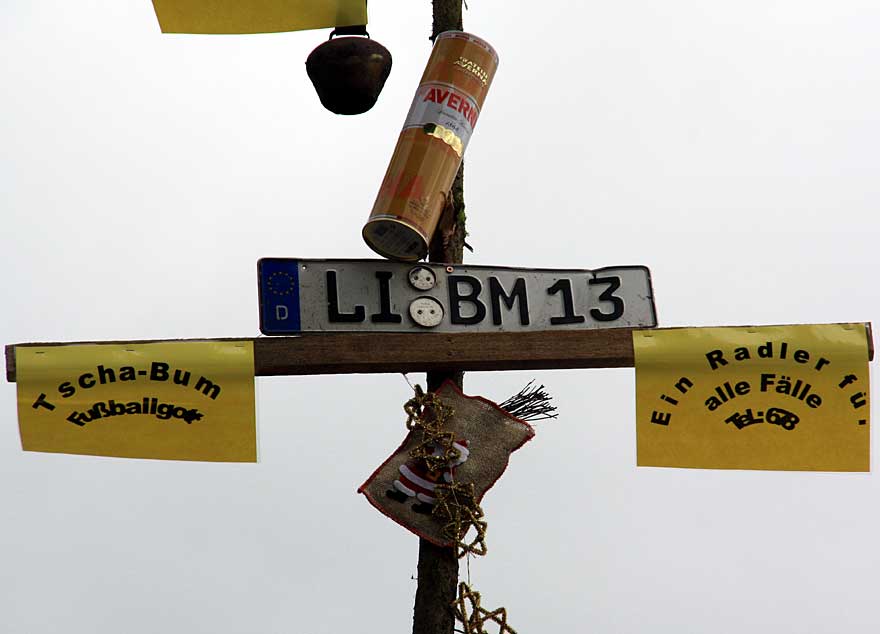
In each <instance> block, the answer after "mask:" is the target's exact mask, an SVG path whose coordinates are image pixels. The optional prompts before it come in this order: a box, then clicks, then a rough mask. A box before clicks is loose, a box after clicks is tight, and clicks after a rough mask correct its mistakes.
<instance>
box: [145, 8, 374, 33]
mask: <svg viewBox="0 0 880 634" xmlns="http://www.w3.org/2000/svg"><path fill="white" fill-rule="evenodd" d="M153 8H154V9H155V10H156V17H157V18H159V26H160V27H161V28H162V32H163V33H225V34H234V33H277V32H280V31H302V30H305V29H324V28H330V27H336V26H355V25H359V24H366V23H367V3H366V0H153Z"/></svg>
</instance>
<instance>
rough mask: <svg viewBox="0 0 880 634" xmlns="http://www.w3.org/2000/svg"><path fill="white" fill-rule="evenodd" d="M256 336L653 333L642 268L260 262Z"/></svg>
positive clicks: (648, 281) (650, 292) (645, 273)
mask: <svg viewBox="0 0 880 634" xmlns="http://www.w3.org/2000/svg"><path fill="white" fill-rule="evenodd" d="M257 271H258V275H257V276H258V280H259V294H260V331H261V332H262V333H263V334H265V335H290V334H298V333H302V332H475V331H476V332H491V331H499V332H500V331H507V332H524V331H541V330H578V329H585V328H636V327H644V328H651V327H654V326H656V325H657V316H656V311H655V309H654V294H653V290H652V288H651V274H650V271H648V269H647V267H644V266H614V267H605V268H601V269H593V270H587V269H520V268H509V267H493V266H473V265H464V264H456V265H444V264H433V263H417V264H411V263H400V262H391V261H389V260H302V259H294V258H263V259H261V260H260V261H259V262H258V263H257Z"/></svg>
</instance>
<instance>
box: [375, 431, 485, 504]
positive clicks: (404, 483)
mask: <svg viewBox="0 0 880 634" xmlns="http://www.w3.org/2000/svg"><path fill="white" fill-rule="evenodd" d="M452 446H453V448H455V449H456V450H457V451H458V458H456V459H455V460H453V461H450V462H448V463H447V464H446V465H445V466H444V467H443V468H441V469H430V468H429V467H428V464H427V462H426V461H425V459H424V458H410V459H409V460H407V461H406V462H404V463H403V464H402V465H400V467H398V469H397V470H398V475H397V479H396V480H394V482H392V483H391V488H389V489H388V490H387V491H385V497H388V498H391V499H392V500H396V501H397V502H401V503H406V502H407V501H408V500H410V499H415V500H416V503H415V504H413V505H412V510H413V511H415V512H416V513H425V514H430V513H431V512H432V511H433V510H434V504H435V503H436V502H437V500H436V498H435V497H434V489H435V487H436V486H437V484H438V483H439V484H450V483H452V482H454V481H455V471H456V469H457V468H458V467H459V466H460V465H462V464H464V463H465V462H466V461H467V459H468V456H470V451H469V450H468V441H467V439H465V438H462V439H460V440H456V441H455V442H453V443H452ZM432 455H433V456H438V457H439V456H442V455H443V450H442V448H440V447H434V449H433V452H432Z"/></svg>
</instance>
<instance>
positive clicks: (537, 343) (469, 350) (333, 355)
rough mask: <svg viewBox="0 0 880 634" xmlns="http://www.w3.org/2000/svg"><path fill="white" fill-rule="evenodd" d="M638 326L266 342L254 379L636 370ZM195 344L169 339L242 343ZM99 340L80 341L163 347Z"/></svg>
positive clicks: (10, 353) (261, 343) (11, 351)
mask: <svg viewBox="0 0 880 634" xmlns="http://www.w3.org/2000/svg"><path fill="white" fill-rule="evenodd" d="M632 332H633V331H632V329H631V328H610V329H601V330H566V331H560V332H546V331H545V332H492V333H463V334H459V333H457V334H441V333H403V334H400V333H320V334H317V333H316V334H308V335H301V336H297V337H258V338H256V339H250V340H251V341H253V342H254V374H255V375H256V376H284V375H302V374H370V373H377V372H389V373H392V372H426V371H428V370H464V371H488V370H554V369H570V368H629V367H633V364H634V355H633V344H632ZM865 333H866V336H867V339H868V354H869V358H870V359H873V358H874V346H873V338H872V336H871V324H870V323H866V324H865ZM248 339H249V338H247V337H244V338H240V339H207V340H206V339H192V340H185V339H181V340H161V341H242V340H248ZM158 342H159V341H158V340H152V341H92V342H80V343H97V344H101V343H104V344H113V343H158ZM61 345H70V344H69V343H20V344H11V345H7V346H6V378H7V379H8V380H9V381H10V382H14V381H15V348H16V347H20V346H61Z"/></svg>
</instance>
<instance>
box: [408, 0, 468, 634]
mask: <svg viewBox="0 0 880 634" xmlns="http://www.w3.org/2000/svg"><path fill="white" fill-rule="evenodd" d="M432 4H433V14H434V25H433V29H432V32H431V39H432V40H433V39H434V38H435V37H436V36H437V35H438V34H439V33H442V32H443V31H450V30H461V29H462V20H461V5H462V0H432ZM464 223H465V215H464V164H462V166H461V167H460V168H459V170H458V174H457V175H456V176H455V182H454V183H453V184H452V189H451V191H450V203H448V204H447V206H446V209H445V211H444V212H443V217H442V218H441V219H440V223H439V226H438V228H437V231H436V232H435V234H434V238H433V240H432V241H431V246H430V249H429V251H428V260H429V261H430V262H444V263H449V264H460V263H461V262H462V259H463V255H464V239H465V235H466V234H465V227H464ZM447 379H452V380H453V381H455V383H456V384H458V387H459V388H461V387H462V382H463V379H464V372H457V371H451V372H428V379H427V383H428V390H436V389H437V388H439V387H440V385H442V384H443V382H444V381H446V380H447ZM457 586H458V559H457V558H456V556H455V549H454V548H452V547H448V548H442V547H439V546H435V545H434V544H432V543H431V542H429V541H426V540H424V539H420V540H419V566H418V588H417V589H416V600H415V606H414V608H413V634H452V633H453V631H454V627H455V617H454V614H453V610H452V607H451V604H452V602H453V601H454V600H455V597H456V593H457Z"/></svg>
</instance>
